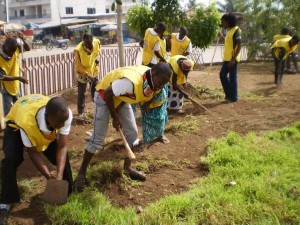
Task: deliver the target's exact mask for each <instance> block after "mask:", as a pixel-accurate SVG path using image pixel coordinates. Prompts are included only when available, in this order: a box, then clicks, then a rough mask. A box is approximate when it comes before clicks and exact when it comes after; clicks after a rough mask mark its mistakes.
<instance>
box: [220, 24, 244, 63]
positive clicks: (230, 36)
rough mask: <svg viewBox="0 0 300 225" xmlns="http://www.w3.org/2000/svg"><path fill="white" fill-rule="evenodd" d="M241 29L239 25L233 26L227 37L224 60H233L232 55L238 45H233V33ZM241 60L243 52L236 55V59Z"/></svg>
mask: <svg viewBox="0 0 300 225" xmlns="http://www.w3.org/2000/svg"><path fill="white" fill-rule="evenodd" d="M237 29H239V27H238V26H235V27H233V28H231V29H230V30H229V31H228V32H227V34H226V37H225V50H224V61H231V59H232V56H233V55H234V54H235V51H236V50H237V47H238V46H235V48H234V47H233V35H234V33H235V31H236V30H237ZM240 60H241V53H239V54H238V55H237V57H236V61H237V62H239V61H240Z"/></svg>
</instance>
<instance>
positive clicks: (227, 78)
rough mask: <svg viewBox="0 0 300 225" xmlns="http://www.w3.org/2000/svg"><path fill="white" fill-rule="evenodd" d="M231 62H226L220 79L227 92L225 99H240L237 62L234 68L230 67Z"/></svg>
mask: <svg viewBox="0 0 300 225" xmlns="http://www.w3.org/2000/svg"><path fill="white" fill-rule="evenodd" d="M228 63H229V62H224V63H223V66H222V68H221V71H220V80H221V83H222V87H223V90H224V93H225V99H226V100H230V101H234V102H235V101H237V100H238V83H237V64H238V63H237V62H235V63H234V65H233V67H232V68H228Z"/></svg>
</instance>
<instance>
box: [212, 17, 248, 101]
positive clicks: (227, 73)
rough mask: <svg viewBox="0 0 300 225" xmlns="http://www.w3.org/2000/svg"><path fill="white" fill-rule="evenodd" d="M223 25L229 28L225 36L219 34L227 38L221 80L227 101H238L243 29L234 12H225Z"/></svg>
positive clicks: (220, 35) (222, 20)
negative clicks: (238, 77)
mask: <svg viewBox="0 0 300 225" xmlns="http://www.w3.org/2000/svg"><path fill="white" fill-rule="evenodd" d="M221 22H222V27H223V28H225V29H226V30H227V32H226V36H225V37H224V36H223V35H222V34H221V33H219V34H218V37H219V38H220V39H225V49H224V55H223V65H222V68H221V70H220V80H221V84H222V87H223V90H224V94H225V101H226V102H237V101H238V81H237V67H238V63H239V62H240V60H241V54H240V52H241V48H242V45H241V43H242V37H241V30H240V28H239V27H238V26H237V20H236V16H235V15H234V14H232V13H228V14H224V15H223V16H222V18H221Z"/></svg>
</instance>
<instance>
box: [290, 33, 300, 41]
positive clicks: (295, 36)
mask: <svg viewBox="0 0 300 225" xmlns="http://www.w3.org/2000/svg"><path fill="white" fill-rule="evenodd" d="M292 39H294V40H295V41H296V42H297V43H299V40H300V39H299V36H298V35H297V34H295V35H294V36H293V37H292Z"/></svg>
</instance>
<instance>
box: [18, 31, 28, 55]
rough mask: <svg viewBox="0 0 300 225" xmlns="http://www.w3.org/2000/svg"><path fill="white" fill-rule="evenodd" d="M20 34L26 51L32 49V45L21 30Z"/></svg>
mask: <svg viewBox="0 0 300 225" xmlns="http://www.w3.org/2000/svg"><path fill="white" fill-rule="evenodd" d="M18 36H19V38H20V39H21V40H22V41H23V49H24V50H25V52H26V51H30V46H29V44H28V43H27V42H26V40H25V38H24V35H23V34H22V33H21V32H18Z"/></svg>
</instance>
